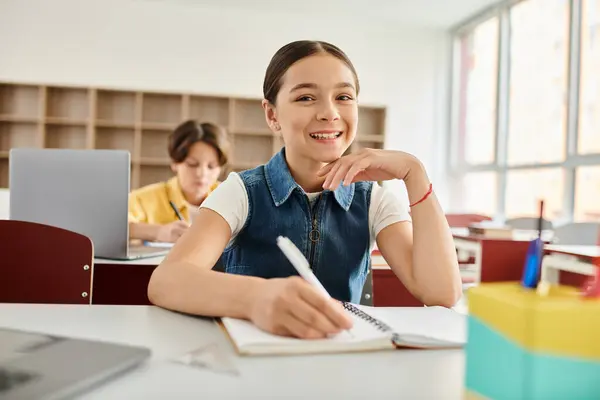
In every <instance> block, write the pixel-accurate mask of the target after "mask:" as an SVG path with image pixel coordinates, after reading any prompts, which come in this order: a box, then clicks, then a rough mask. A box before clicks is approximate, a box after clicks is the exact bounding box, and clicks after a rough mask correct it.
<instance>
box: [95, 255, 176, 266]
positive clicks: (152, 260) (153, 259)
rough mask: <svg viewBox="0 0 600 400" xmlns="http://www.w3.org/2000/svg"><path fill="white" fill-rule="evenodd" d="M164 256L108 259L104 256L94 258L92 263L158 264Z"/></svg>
mask: <svg viewBox="0 0 600 400" xmlns="http://www.w3.org/2000/svg"><path fill="white" fill-rule="evenodd" d="M164 258H165V256H158V257H148V258H138V259H136V260H108V259H106V258H94V265H97V264H110V265H117V264H126V265H152V266H158V264H160V263H161V262H162V260H163V259H164Z"/></svg>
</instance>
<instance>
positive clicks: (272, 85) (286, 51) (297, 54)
mask: <svg viewBox="0 0 600 400" xmlns="http://www.w3.org/2000/svg"><path fill="white" fill-rule="evenodd" d="M318 53H326V54H330V55H332V56H334V57H336V58H338V59H339V60H341V61H342V62H343V63H344V64H346V66H347V67H348V68H350V71H352V74H353V75H354V80H355V81H356V93H357V94H358V91H359V83H358V74H357V73H356V70H355V69H354V65H352V62H351V61H350V59H349V58H348V56H347V55H346V54H345V53H344V52H343V51H342V50H340V49H339V48H338V47H336V46H334V45H333V44H331V43H327V42H322V41H314V40H299V41H296V42H292V43H288V44H286V45H285V46H283V47H282V48H280V49H279V50H277V52H276V53H275V55H274V56H273V58H271V62H270V63H269V66H268V67H267V71H266V73H265V80H264V83H263V96H264V98H265V99H266V100H268V101H269V103H271V104H275V99H276V98H277V94H278V93H279V89H281V78H282V77H283V75H284V74H285V72H286V71H287V70H288V68H290V67H291V66H292V64H294V63H295V62H296V61H300V60H301V59H303V58H305V57H308V56H311V55H313V54H318Z"/></svg>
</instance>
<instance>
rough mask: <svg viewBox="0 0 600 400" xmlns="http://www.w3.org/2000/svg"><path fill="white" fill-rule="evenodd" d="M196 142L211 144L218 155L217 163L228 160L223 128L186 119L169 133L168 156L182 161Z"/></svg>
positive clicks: (223, 163) (227, 147) (225, 135)
mask: <svg viewBox="0 0 600 400" xmlns="http://www.w3.org/2000/svg"><path fill="white" fill-rule="evenodd" d="M196 142H204V143H206V144H209V145H211V146H212V147H214V149H215V150H216V151H217V153H218V155H219V165H220V166H224V165H225V164H227V162H228V161H229V140H228V137H227V132H226V130H225V129H224V128H222V127H220V126H218V125H215V124H212V123H210V122H203V123H200V122H198V121H196V120H187V121H185V122H183V123H181V124H180V125H179V126H178V127H177V128H175V130H174V131H173V132H172V133H171V134H170V135H169V156H170V157H171V160H173V162H175V163H180V162H183V160H185V159H186V157H187V156H188V153H189V151H190V147H192V145H193V144H194V143H196Z"/></svg>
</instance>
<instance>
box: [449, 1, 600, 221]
mask: <svg viewBox="0 0 600 400" xmlns="http://www.w3.org/2000/svg"><path fill="white" fill-rule="evenodd" d="M454 38H455V42H454V43H455V45H454V54H455V56H456V57H457V58H455V62H454V66H455V68H457V69H456V71H454V74H453V75H452V76H453V77H454V79H455V80H456V82H455V84H454V85H453V87H455V88H456V90H454V92H453V96H454V97H453V100H452V101H453V103H452V110H453V111H454V112H453V113H452V117H453V118H452V121H451V123H452V128H453V129H452V130H451V132H452V133H453V134H454V135H455V136H454V137H453V138H452V139H453V140H452V143H454V144H455V146H454V147H453V148H452V149H451V150H450V151H451V158H452V159H453V160H455V161H457V162H454V163H452V170H451V177H452V179H453V181H454V182H459V183H458V184H457V185H456V186H457V189H456V191H457V192H458V191H460V193H451V196H450V199H451V204H450V207H448V209H449V210H448V212H461V213H469V212H473V213H482V214H488V215H491V216H493V217H496V218H499V219H500V220H502V219H506V218H517V217H532V216H533V217H537V216H538V213H539V209H538V208H539V201H540V200H544V201H545V210H544V211H545V212H544V216H545V217H546V218H548V219H550V220H553V221H554V222H555V223H559V224H560V223H564V222H568V221H569V220H576V221H600V0H510V1H509V0H506V1H502V2H501V3H498V4H496V5H495V6H493V7H490V9H489V10H488V11H487V12H486V13H484V14H483V15H482V16H481V17H480V18H479V20H471V21H469V22H468V24H466V25H464V26H462V27H459V28H458V29H457V30H456V31H455V33H454ZM571 44H573V46H571ZM571 67H576V69H571ZM570 118H572V119H570ZM575 144H576V146H574V145H575Z"/></svg>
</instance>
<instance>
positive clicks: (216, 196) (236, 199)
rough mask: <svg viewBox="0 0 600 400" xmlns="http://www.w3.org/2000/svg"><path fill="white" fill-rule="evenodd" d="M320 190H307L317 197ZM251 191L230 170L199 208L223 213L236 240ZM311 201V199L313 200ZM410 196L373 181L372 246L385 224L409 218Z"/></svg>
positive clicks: (310, 197) (244, 219)
mask: <svg viewBox="0 0 600 400" xmlns="http://www.w3.org/2000/svg"><path fill="white" fill-rule="evenodd" d="M318 195H319V193H318V192H317V193H307V196H308V197H309V199H310V200H314V199H315V198H316V197H317V196H318ZM248 204H249V203H248V192H246V187H245V185H244V181H242V178H241V177H240V175H239V174H238V173H237V172H231V173H230V174H229V176H228V177H227V179H225V181H223V182H222V183H221V184H220V185H219V186H217V188H216V189H215V190H213V191H212V192H211V193H210V195H209V196H208V197H207V198H206V200H204V202H203V203H202V205H201V206H200V208H202V207H204V208H209V209H211V210H213V211H215V212H217V213H218V214H220V215H221V216H222V217H223V218H224V219H225V221H227V223H228V224H229V226H230V228H231V240H233V239H234V238H235V237H236V236H237V234H238V233H239V232H240V230H241V229H242V228H243V226H244V224H245V223H246V218H248ZM311 204H312V201H311ZM410 220H411V218H410V214H409V206H408V198H401V197H400V196H396V194H395V193H393V192H392V191H390V190H389V189H387V188H384V187H382V186H380V185H379V184H378V183H376V182H374V183H373V190H372V191H371V202H370V206H369V232H370V233H371V235H370V236H371V247H372V246H373V244H374V243H375V239H376V238H377V235H378V234H379V232H381V230H382V229H383V228H385V227H386V226H389V225H391V224H393V223H396V222H400V221H410Z"/></svg>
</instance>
